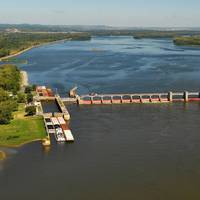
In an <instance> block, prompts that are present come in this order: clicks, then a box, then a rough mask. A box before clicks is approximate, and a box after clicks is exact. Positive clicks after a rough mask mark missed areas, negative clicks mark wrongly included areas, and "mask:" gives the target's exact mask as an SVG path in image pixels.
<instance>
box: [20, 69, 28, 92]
mask: <svg viewBox="0 0 200 200" xmlns="http://www.w3.org/2000/svg"><path fill="white" fill-rule="evenodd" d="M20 73H21V88H23V87H27V86H29V81H28V73H27V72H26V71H20Z"/></svg>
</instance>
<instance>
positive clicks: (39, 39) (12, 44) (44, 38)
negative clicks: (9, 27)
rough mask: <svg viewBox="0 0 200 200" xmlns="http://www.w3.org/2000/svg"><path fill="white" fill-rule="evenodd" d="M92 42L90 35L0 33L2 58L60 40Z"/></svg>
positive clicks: (0, 54) (0, 55) (0, 53)
mask: <svg viewBox="0 0 200 200" xmlns="http://www.w3.org/2000/svg"><path fill="white" fill-rule="evenodd" d="M67 39H72V40H90V39H91V36H90V34H88V33H7V32H2V33H0V58H1V57H4V56H8V55H12V54H14V53H17V52H19V51H22V50H24V49H27V48H29V47H32V46H36V45H40V44H43V43H48V42H54V41H58V40H67Z"/></svg>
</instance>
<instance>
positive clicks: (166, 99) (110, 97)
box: [63, 91, 200, 105]
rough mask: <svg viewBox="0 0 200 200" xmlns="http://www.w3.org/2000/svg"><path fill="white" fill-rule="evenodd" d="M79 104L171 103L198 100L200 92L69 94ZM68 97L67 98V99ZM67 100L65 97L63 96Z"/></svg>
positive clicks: (199, 99)
mask: <svg viewBox="0 0 200 200" xmlns="http://www.w3.org/2000/svg"><path fill="white" fill-rule="evenodd" d="M71 97H73V99H74V102H75V103H77V104H79V105H100V104H134V103H172V102H193V101H200V92H188V91H184V92H167V93H133V94H88V95H81V96H79V95H76V94H75V95H74V96H73V95H71ZM69 99H70V98H68V100H69ZM63 101H64V102H67V98H66V99H65V98H63Z"/></svg>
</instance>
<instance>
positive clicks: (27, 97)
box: [26, 93, 33, 103]
mask: <svg viewBox="0 0 200 200" xmlns="http://www.w3.org/2000/svg"><path fill="white" fill-rule="evenodd" d="M26 99H27V102H28V103H31V102H32V101H33V95H32V94H31V93H28V94H27V96H26Z"/></svg>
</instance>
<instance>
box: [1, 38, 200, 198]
mask: <svg viewBox="0 0 200 200" xmlns="http://www.w3.org/2000/svg"><path fill="white" fill-rule="evenodd" d="M19 58H22V59H26V60H28V65H26V66H21V68H22V69H24V70H26V71H27V72H28V73H29V76H30V82H31V83H37V84H42V85H49V86H51V87H52V88H53V89H54V90H56V88H57V89H58V91H59V93H61V94H62V95H66V92H67V90H68V89H70V88H71V87H72V86H74V85H77V86H78V87H79V93H80V94H84V93H90V92H99V93H109V92H112V93H114V92H118V93H120V92H149V91H169V90H172V91H179V90H181V91H183V90H190V91H199V90H200V89H199V88H200V48H192V47H187V48H186V47H177V46H174V45H173V43H172V42H171V41H170V40H134V39H132V38H131V37H101V38H99V37H96V38H93V39H92V41H84V42H81V41H76V42H74V41H70V42H66V43H57V44H52V45H47V46H43V47H39V48H36V49H33V50H31V51H29V52H27V53H25V54H23V55H21V56H19ZM69 111H70V113H71V115H72V120H71V128H72V131H73V134H74V137H75V143H73V144H66V145H62V144H61V145H59V144H56V143H55V141H53V145H52V146H51V149H50V150H49V151H44V150H43V149H42V147H41V144H40V143H32V144H29V145H26V146H23V147H22V148H20V149H18V150H17V151H16V150H13V152H14V153H12V154H11V156H10V157H9V159H8V160H6V161H5V162H3V163H2V162H1V163H0V198H1V199H2V200H11V199H15V200H26V199H29V200H35V199H38V200H39V199H49V200H54V199H69V200H112V199H113V200H129V199H130V200H132V199H136V200H146V199H148V200H169V199H170V200H179V199H181V200H188V199H191V200H195V199H200V190H199V185H200V104H199V103H191V104H182V103H177V104H165V105H164V104H163V105H161V104H160V105H148V104H146V105H113V106H111V105H108V106H82V107H77V106H74V105H71V106H69Z"/></svg>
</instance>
